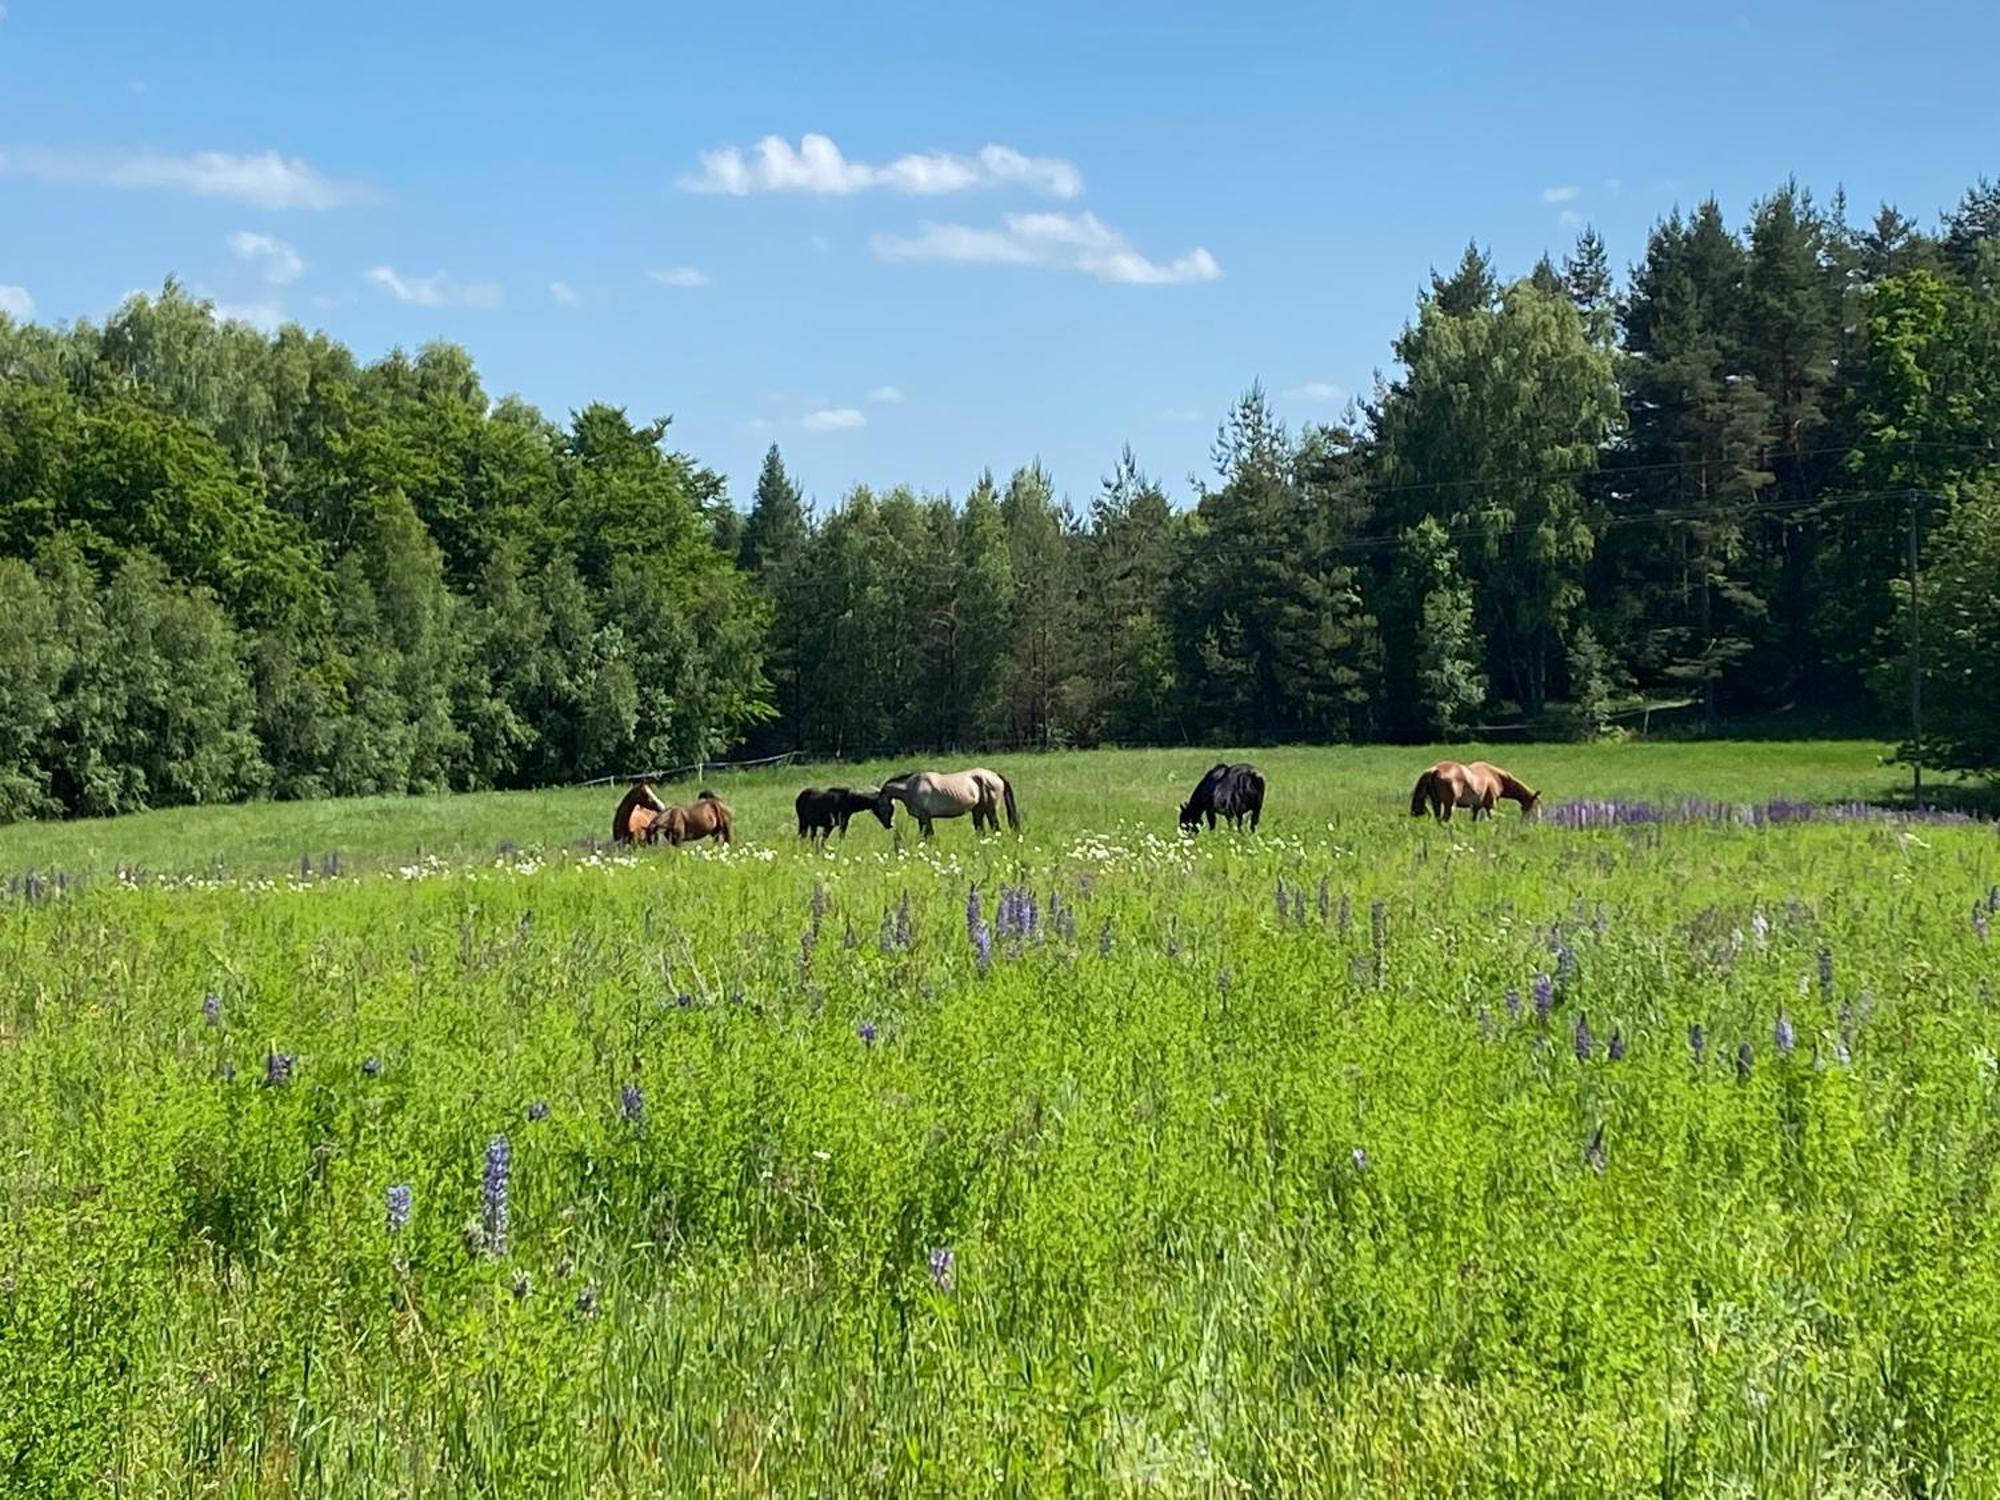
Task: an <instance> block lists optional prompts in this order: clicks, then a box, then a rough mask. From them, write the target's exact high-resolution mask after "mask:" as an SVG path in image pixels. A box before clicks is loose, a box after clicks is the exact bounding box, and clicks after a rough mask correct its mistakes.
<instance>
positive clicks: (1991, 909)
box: [1986, 885, 2000, 916]
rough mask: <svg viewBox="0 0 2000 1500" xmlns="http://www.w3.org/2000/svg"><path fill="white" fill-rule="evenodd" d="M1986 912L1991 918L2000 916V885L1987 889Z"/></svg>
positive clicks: (1990, 886)
mask: <svg viewBox="0 0 2000 1500" xmlns="http://www.w3.org/2000/svg"><path fill="white" fill-rule="evenodd" d="M1986 911H1987V915H1989V916H1992V915H2000V885H1989V886H1988V887H1987V888H1986Z"/></svg>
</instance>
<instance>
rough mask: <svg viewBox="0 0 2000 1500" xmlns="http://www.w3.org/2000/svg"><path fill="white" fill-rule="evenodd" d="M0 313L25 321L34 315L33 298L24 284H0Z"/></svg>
mask: <svg viewBox="0 0 2000 1500" xmlns="http://www.w3.org/2000/svg"><path fill="white" fill-rule="evenodd" d="M0 313H5V314H6V315H7V316H8V317H10V318H18V319H20V320H21V321H22V322H26V321H27V320H28V319H29V318H32V317H33V316H34V315H35V299H34V298H33V297H30V296H29V295H28V289H27V288H26V287H24V286H0Z"/></svg>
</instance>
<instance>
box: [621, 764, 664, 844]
mask: <svg viewBox="0 0 2000 1500" xmlns="http://www.w3.org/2000/svg"><path fill="white" fill-rule="evenodd" d="M666 810H667V804H666V803H664V802H662V801H661V800H660V799H659V797H658V796H657V795H655V793H654V791H653V783H652V782H650V781H648V780H647V779H646V778H645V777H643V776H641V777H640V778H639V779H638V780H637V781H635V782H633V783H632V790H631V791H629V792H627V793H626V794H625V800H624V801H622V802H620V803H619V804H618V811H616V812H615V813H613V814H612V815H611V842H612V843H614V844H636V843H637V842H638V841H639V840H640V839H642V838H643V839H645V840H646V841H647V842H648V843H650V842H651V841H652V829H653V824H654V823H655V822H656V821H658V819H659V816H660V814H661V813H663V812H665V811H666Z"/></svg>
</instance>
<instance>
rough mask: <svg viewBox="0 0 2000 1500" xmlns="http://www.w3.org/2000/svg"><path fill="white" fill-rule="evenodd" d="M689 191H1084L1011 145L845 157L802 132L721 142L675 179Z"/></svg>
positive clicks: (1066, 171) (1057, 165)
mask: <svg viewBox="0 0 2000 1500" xmlns="http://www.w3.org/2000/svg"><path fill="white" fill-rule="evenodd" d="M680 185H681V187H682V188H684V189H686V190H687V191H688V192H691V193H725V194H728V195H730V196H732V197H743V196H745V195H747V194H750V193H827V194H846V193H861V192H867V191H869V190H870V189H872V188H883V189H886V190H888V191H890V192H894V193H914V194H934V193H959V192H964V191H965V190H967V189H968V188H981V187H998V186H1002V185H1014V186H1020V187H1026V188H1030V189H1032V190H1034V191H1035V192H1038V193H1046V194H1048V195H1049V196H1050V197H1054V198H1074V197H1076V196H1077V195H1078V194H1079V193H1081V192H1082V191H1083V174H1082V173H1081V172H1079V171H1077V169H1076V167H1075V166H1074V165H1073V164H1071V163H1070V162H1066V161H1064V160H1063V159H1062V158H1061V157H1056V156H1028V155H1025V154H1024V153H1022V152H1019V151H1016V150H1015V149H1014V148H1013V147H1012V146H982V147H980V148H979V151H978V153H977V154H975V155H972V156H955V155H952V154H950V153H947V152H927V153H916V154H912V155H909V156H899V157H897V158H896V159H895V160H894V161H888V162H880V163H877V162H865V161H849V160H848V159H847V157H845V156H844V155H842V154H841V150H840V147H838V146H836V145H835V144H834V143H833V141H832V140H831V139H830V138H828V137H827V136H823V135H815V134H810V133H809V134H806V135H803V136H801V137H800V138H799V144H798V145H797V146H796V147H794V146H793V145H792V143H791V142H790V141H788V140H786V139H785V138H784V137H783V136H778V135H767V136H765V137H764V138H763V139H762V140H760V141H759V142H757V144H756V145H755V146H754V147H752V148H751V149H750V150H749V151H747V152H746V151H743V150H742V149H740V148H738V147H736V146H724V147H722V148H721V149H720V150H718V151H704V152H702V154H701V170H700V171H698V172H691V173H689V174H688V175H686V176H684V177H682V178H681V180H680Z"/></svg>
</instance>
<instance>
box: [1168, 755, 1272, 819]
mask: <svg viewBox="0 0 2000 1500" xmlns="http://www.w3.org/2000/svg"><path fill="white" fill-rule="evenodd" d="M1263 814H1264V778H1263V776H1262V774H1261V773H1259V771H1258V770H1257V768H1256V767H1255V766H1253V765H1251V764H1250V763H1249V762H1248V761H1242V762H1239V763H1238V764H1236V765H1233V766H1230V765H1217V766H1216V767H1215V769H1214V770H1212V771H1210V772H1209V773H1208V774H1207V775H1206V776H1204V777H1202V778H1201V780H1200V781H1198V782H1196V783H1195V788H1194V794H1193V795H1192V796H1190V797H1189V798H1188V799H1187V801H1185V802H1183V803H1182V804H1181V827H1183V828H1185V829H1187V830H1188V832H1190V833H1192V832H1194V831H1195V830H1196V829H1198V828H1199V827H1201V820H1202V819H1203V818H1206V819H1208V826H1209V827H1210V828H1213V827H1214V826H1215V820H1216V819H1217V818H1227V819H1229V821H1230V823H1231V825H1232V826H1234V827H1237V828H1241V827H1242V826H1243V820H1244V819H1245V818H1248V819H1249V820H1250V831H1251V832H1252V833H1255V832H1256V831H1257V820H1258V819H1259V818H1260V817H1262V816H1263Z"/></svg>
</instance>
